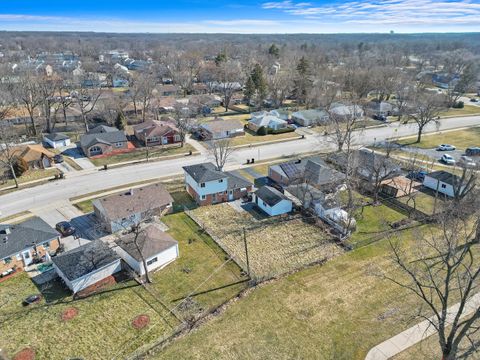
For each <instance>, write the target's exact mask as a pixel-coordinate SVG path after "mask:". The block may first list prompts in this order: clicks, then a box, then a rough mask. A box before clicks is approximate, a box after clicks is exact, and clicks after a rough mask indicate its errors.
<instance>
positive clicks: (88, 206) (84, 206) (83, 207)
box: [74, 199, 94, 214]
mask: <svg viewBox="0 0 480 360" xmlns="http://www.w3.org/2000/svg"><path fill="white" fill-rule="evenodd" d="M93 200H94V199H90V200H84V201H80V202H77V203H75V204H74V206H75V207H76V208H78V209H79V210H80V211H81V212H83V213H84V214H88V213H91V212H93V205H92V201H93Z"/></svg>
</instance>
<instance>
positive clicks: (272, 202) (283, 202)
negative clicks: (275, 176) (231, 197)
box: [253, 186, 292, 216]
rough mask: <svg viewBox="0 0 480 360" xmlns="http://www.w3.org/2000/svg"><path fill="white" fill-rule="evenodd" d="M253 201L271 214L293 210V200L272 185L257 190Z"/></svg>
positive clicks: (281, 213)
mask: <svg viewBox="0 0 480 360" xmlns="http://www.w3.org/2000/svg"><path fill="white" fill-rule="evenodd" d="M253 202H254V203H255V205H257V206H258V207H259V208H260V209H262V210H263V211H264V212H266V213H267V214H268V215H269V216H277V215H283V214H287V213H289V212H291V211H292V200H290V199H289V198H288V197H287V196H285V195H284V194H282V193H281V192H280V191H278V190H277V189H275V188H273V187H270V186H262V187H261V188H260V189H258V190H257V191H255V193H254V194H253Z"/></svg>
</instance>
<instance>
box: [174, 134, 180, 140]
mask: <svg viewBox="0 0 480 360" xmlns="http://www.w3.org/2000/svg"><path fill="white" fill-rule="evenodd" d="M173 138H174V140H175V141H180V140H181V139H180V135H175V136H174V137H173Z"/></svg>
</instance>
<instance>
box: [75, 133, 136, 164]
mask: <svg viewBox="0 0 480 360" xmlns="http://www.w3.org/2000/svg"><path fill="white" fill-rule="evenodd" d="M80 147H81V148H82V150H83V152H84V154H85V155H86V156H88V157H91V156H97V155H102V154H111V153H115V152H121V151H125V150H128V141H127V137H126V135H125V132H123V131H122V130H118V129H117V128H114V127H110V126H105V125H99V126H97V127H95V128H93V129H92V130H90V131H89V132H88V133H86V134H85V135H82V136H81V137H80Z"/></svg>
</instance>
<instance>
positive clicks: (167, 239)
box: [114, 224, 179, 276]
mask: <svg viewBox="0 0 480 360" xmlns="http://www.w3.org/2000/svg"><path fill="white" fill-rule="evenodd" d="M115 244H116V245H117V246H116V247H115V248H114V250H115V252H116V253H117V254H118V255H119V256H120V257H121V258H122V259H123V260H124V261H125V262H126V263H127V264H128V265H129V266H130V267H131V268H132V269H133V270H134V271H135V272H136V273H137V274H139V275H140V276H142V275H145V266H144V264H143V260H145V263H146V268H147V271H148V272H151V271H153V270H158V269H161V268H163V267H165V266H167V265H168V264H170V263H171V262H173V261H175V259H176V258H178V256H179V251H178V242H177V241H176V240H175V239H174V238H173V237H171V236H170V235H169V234H167V233H166V232H164V231H162V230H161V229H159V227H158V226H157V225H155V224H150V225H148V226H147V227H146V228H145V229H143V230H141V231H140V232H138V233H137V234H135V233H129V234H127V235H124V236H122V237H120V238H119V239H117V240H116V241H115Z"/></svg>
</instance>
